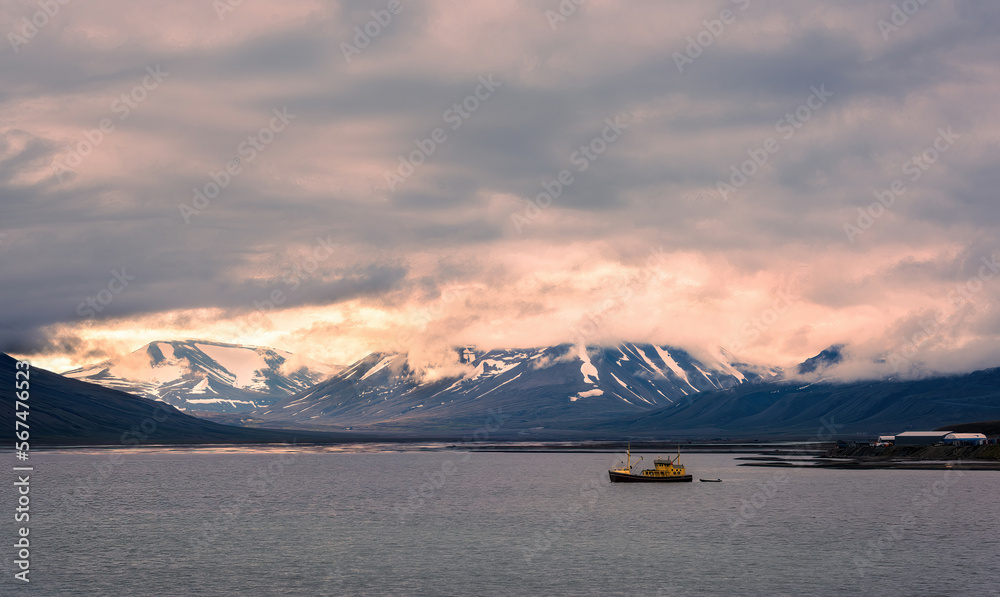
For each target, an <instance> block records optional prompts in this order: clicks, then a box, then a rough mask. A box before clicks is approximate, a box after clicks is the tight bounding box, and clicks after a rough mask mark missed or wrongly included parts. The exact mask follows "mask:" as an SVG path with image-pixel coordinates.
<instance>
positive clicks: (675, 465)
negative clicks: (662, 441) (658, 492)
mask: <svg viewBox="0 0 1000 597" xmlns="http://www.w3.org/2000/svg"><path fill="white" fill-rule="evenodd" d="M680 459H681V450H680V448H679V447H678V448H677V457H676V458H657V459H656V460H654V461H653V466H654V467H655V468H651V469H646V470H644V471H642V472H640V473H633V472H632V469H633V468H635V467H637V466H639V462H641V461H642V456H640V457H639V460H636V461H635V464H632V446H629V447H628V450H627V451H626V461H625V463H624V464H625V466H624V467H623V468H613V469H609V470H608V476H610V477H611V482H612V483H690V482H691V481H692V479H691V475H689V474H687V472H686V471H685V469H684V465H683V464H681V463H680Z"/></svg>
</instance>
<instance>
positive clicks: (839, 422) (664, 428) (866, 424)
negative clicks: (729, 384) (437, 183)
mask: <svg viewBox="0 0 1000 597" xmlns="http://www.w3.org/2000/svg"><path fill="white" fill-rule="evenodd" d="M997 418H1000V369H987V370H984V371H976V372H974V373H969V374H966V375H958V376H949V377H937V378H932V379H923V380H914V381H862V382H852V383H816V384H809V385H807V386H800V385H799V384H796V383H791V382H778V383H765V384H758V385H754V386H741V387H737V388H733V389H731V390H728V391H719V392H706V393H703V394H699V395H697V396H695V397H694V398H693V399H692V400H690V401H689V402H686V403H685V404H682V405H680V406H678V407H677V408H671V409H659V410H656V411H653V412H649V413H644V414H641V415H638V416H627V417H621V418H619V419H616V420H608V421H605V422H603V423H601V424H599V425H596V426H593V427H591V429H592V430H594V431H598V432H602V433H612V434H614V435H621V434H626V435H631V434H641V435H648V434H662V433H672V432H678V431H683V432H684V433H686V434H688V435H692V434H693V435H700V436H702V437H706V436H711V435H716V434H722V435H736V434H741V435H744V436H746V435H747V434H762V435H766V434H769V433H781V434H788V433H795V434H798V435H801V436H803V437H811V436H816V437H818V436H820V435H825V436H826V437H827V438H829V437H830V436H831V435H832V434H840V435H843V434H853V433H868V434H879V433H898V432H901V431H905V430H908V429H934V428H937V427H940V426H941V425H942V424H946V423H948V422H950V421H961V420H966V421H974V420H989V419H997Z"/></svg>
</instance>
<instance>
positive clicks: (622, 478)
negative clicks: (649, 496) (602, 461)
mask: <svg viewBox="0 0 1000 597" xmlns="http://www.w3.org/2000/svg"><path fill="white" fill-rule="evenodd" d="M608 475H610V476H611V482H612V483H690V482H691V480H692V477H691V475H679V476H676V477H647V476H645V475H632V474H629V473H619V472H617V471H608Z"/></svg>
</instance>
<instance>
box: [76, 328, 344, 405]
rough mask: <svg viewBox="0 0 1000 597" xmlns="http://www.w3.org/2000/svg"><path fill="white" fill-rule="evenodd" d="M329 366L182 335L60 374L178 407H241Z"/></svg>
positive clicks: (273, 396)
mask: <svg viewBox="0 0 1000 597" xmlns="http://www.w3.org/2000/svg"><path fill="white" fill-rule="evenodd" d="M307 363H308V364H307ZM330 372H332V371H331V368H329V367H326V366H324V365H321V364H319V363H315V362H312V361H308V360H307V359H303V358H301V357H296V356H295V355H292V354H291V353H288V352H285V351H282V350H276V349H273V348H263V347H256V346H241V345H236V344H224V343H220V342H209V341H205V340H187V341H171V342H164V341H158V342H151V343H149V344H147V345H146V346H143V347H142V348H140V349H139V350H136V351H134V352H132V353H129V354H127V355H124V356H121V357H118V358H115V359H110V360H107V361H104V362H101V363H97V364H95V365H90V366H87V367H81V368H79V369H74V370H72V371H68V372H66V373H64V375H66V376H67V377H71V378H75V379H82V380H84V381H90V382H93V383H97V384H99V385H103V386H105V387H108V388H114V389H117V390H123V391H126V392H130V393H133V394H138V395H140V396H145V397H147V398H153V399H155V400H161V401H163V402H167V403H168V404H171V405H173V406H176V407H177V408H178V409H180V410H187V411H192V412H199V411H208V412H242V411H248V410H252V409H254V408H258V407H261V406H265V405H267V404H272V403H274V402H276V401H278V400H280V399H281V398H284V397H285V396H288V395H291V394H294V393H296V392H299V391H301V390H303V389H306V388H308V387H310V386H312V385H314V384H315V383H316V382H318V381H320V380H321V379H322V378H323V377H325V376H326V375H327V374H328V373H330ZM210 396H213V397H210Z"/></svg>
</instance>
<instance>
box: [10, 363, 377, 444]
mask: <svg viewBox="0 0 1000 597" xmlns="http://www.w3.org/2000/svg"><path fill="white" fill-rule="evenodd" d="M18 371H21V372H26V374H27V375H26V377H27V379H26V380H25V375H24V374H23V373H22V375H20V376H19V377H15V376H16V375H17V373H18ZM0 379H5V380H10V383H4V384H0V402H2V403H3V404H5V405H7V406H6V407H5V408H2V409H0V428H3V429H9V430H10V432H11V435H13V433H14V426H15V421H21V422H23V423H26V424H27V425H28V438H29V439H28V441H29V444H30V446H32V447H36V446H40V445H84V444H89V445H93V444H105V445H126V446H129V445H148V444H173V443H268V442H292V441H299V442H333V441H345V440H348V439H350V440H351V441H357V437H356V436H355V435H351V436H350V437H349V436H348V434H344V433H341V434H339V435H338V434H319V433H311V434H310V433H305V434H304V433H296V432H290V431H276V430H270V429H247V428H243V427H231V426H228V425H220V424H218V423H213V422H211V421H205V420H203V419H199V418H197V417H193V416H190V415H187V414H184V413H182V412H180V411H179V410H177V409H176V408H174V407H173V406H170V405H168V404H164V403H162V402H158V401H154V400H150V399H147V398H142V397H139V396H133V395H131V394H126V393H125V392H121V391H118V390H112V389H108V388H105V387H103V386H99V385H96V384H92V383H87V382H83V381H79V380H75V379H70V378H67V377H63V376H62V375H59V374H57V373H52V372H51V371H46V370H44V369H39V368H36V367H28V368H24V367H23V366H22V367H18V366H17V361H16V360H15V359H13V358H12V357H10V356H9V355H6V354H4V353H0ZM15 379H18V380H19V381H22V382H23V381H27V393H28V394H27V395H28V399H27V400H26V401H25V400H23V396H17V395H15V386H14V380H15ZM15 400H22V402H23V404H25V405H26V406H27V413H28V414H27V415H24V416H23V419H22V418H21V417H18V418H17V419H15V414H14V413H15V408H14V404H15ZM19 410H21V412H25V410H24V409H23V408H21V409H19Z"/></svg>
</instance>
